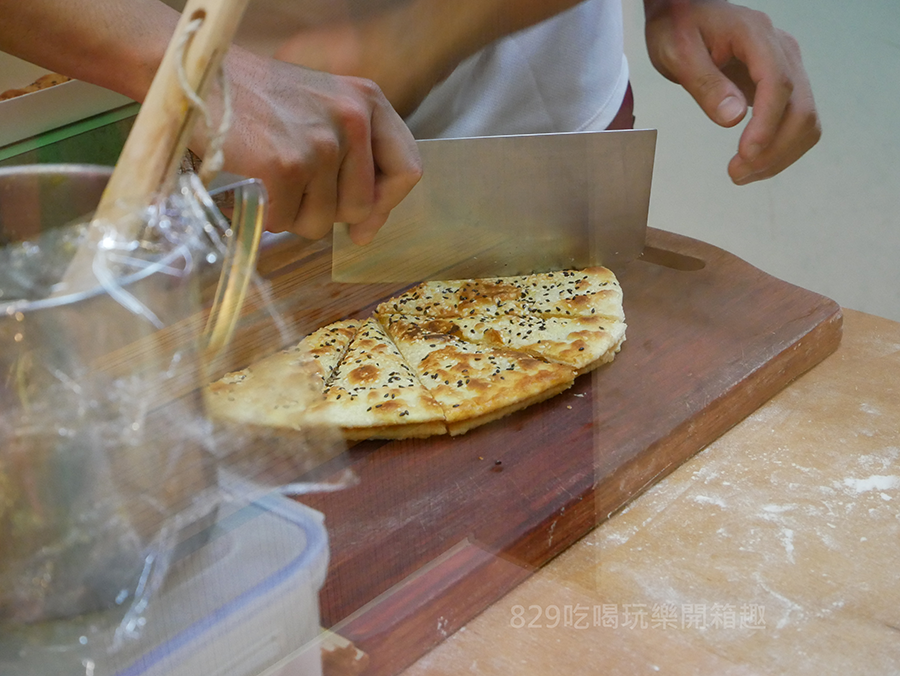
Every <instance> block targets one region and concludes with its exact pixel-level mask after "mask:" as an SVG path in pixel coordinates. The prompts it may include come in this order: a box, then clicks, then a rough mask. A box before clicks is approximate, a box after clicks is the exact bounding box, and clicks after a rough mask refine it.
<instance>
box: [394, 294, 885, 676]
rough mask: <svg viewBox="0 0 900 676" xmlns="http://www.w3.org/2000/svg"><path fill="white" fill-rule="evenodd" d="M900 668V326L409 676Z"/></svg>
mask: <svg viewBox="0 0 900 676" xmlns="http://www.w3.org/2000/svg"><path fill="white" fill-rule="evenodd" d="M467 672H468V673H478V674H512V673H515V674H541V675H542V676H543V675H550V674H588V673H591V674H593V673H602V674H644V673H648V674H655V673H660V674H715V675H717V676H718V675H720V674H791V675H802V674H810V675H813V674H815V675H816V676H820V675H822V674H841V675H842V676H843V675H847V674H896V673H900V324H898V323H896V322H892V321H889V320H886V319H881V318H878V317H874V316H871V315H866V314H863V313H859V312H854V311H846V312H845V318H844V338H843V342H842V344H841V347H840V348H839V349H838V351H837V352H836V353H835V354H834V355H833V356H831V357H830V358H828V359H826V360H825V362H823V363H822V364H820V365H819V366H817V367H815V368H814V369H813V370H812V371H810V372H809V373H807V374H806V375H804V376H802V377H801V378H800V379H798V380H797V381H796V382H794V383H793V384H792V385H790V386H789V387H788V388H787V389H786V390H784V391H782V392H781V393H780V394H778V395H777V396H776V397H774V398H773V399H772V400H771V401H769V402H768V403H766V404H765V405H764V406H763V407H762V408H760V409H759V410H758V411H757V412H756V413H754V414H753V415H751V416H750V417H749V418H747V419H746V420H744V421H743V422H742V423H740V424H739V425H738V426H736V427H735V428H733V429H732V430H731V431H730V432H728V433H727V434H725V435H724V436H723V437H721V438H720V439H719V440H718V441H716V442H715V443H713V444H711V445H710V446H709V447H708V448H706V449H705V450H704V451H702V452H701V453H700V454H698V455H697V456H695V457H694V458H693V459H691V460H690V461H688V462H687V463H685V464H684V465H682V466H681V467H680V468H679V469H677V470H676V471H675V472H674V473H673V474H671V475H670V476H669V477H668V478H666V479H664V480H663V481H662V482H660V483H659V484H657V485H656V486H655V487H653V488H652V489H650V490H649V491H648V492H647V493H645V494H644V495H642V496H641V497H639V498H638V499H637V500H635V501H634V502H632V503H631V504H630V506H628V507H627V508H626V509H625V510H623V511H622V512H621V513H619V514H617V515H614V516H613V517H612V518H611V519H610V520H609V521H607V522H606V523H604V524H603V525H601V526H600V527H598V528H597V529H595V530H594V531H593V532H591V533H590V534H588V535H587V536H586V537H585V538H583V539H582V540H581V541H579V542H578V543H577V544H576V545H574V546H573V547H571V548H570V549H569V550H567V551H566V552H565V553H564V554H562V555H561V556H559V557H558V558H557V559H555V560H554V561H552V562H551V563H550V564H549V565H547V566H546V567H544V568H543V569H541V570H540V571H538V572H537V573H535V575H534V576H532V577H531V578H530V579H529V580H527V581H526V582H525V583H523V584H522V585H521V586H519V587H518V588H516V589H515V590H513V591H512V592H511V593H509V594H508V595H507V596H506V597H504V598H502V599H501V600H500V601H498V602H497V603H495V604H494V605H493V606H491V607H490V608H489V609H488V610H486V611H485V612H484V613H483V614H482V615H480V616H479V617H477V618H476V619H475V620H473V621H472V622H470V623H469V624H468V625H467V626H466V627H464V628H463V629H462V630H461V631H459V632H457V633H456V634H454V635H453V636H450V637H449V638H448V639H447V640H446V641H445V642H444V643H442V644H441V645H439V646H438V647H437V648H436V649H435V650H433V651H432V652H431V653H430V654H428V655H426V656H425V657H424V658H422V659H421V660H419V662H417V663H416V664H414V665H413V666H412V667H410V668H409V669H408V670H407V671H406V672H405V673H406V676H418V675H419V674H459V673H467Z"/></svg>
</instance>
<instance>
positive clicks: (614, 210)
mask: <svg viewBox="0 0 900 676" xmlns="http://www.w3.org/2000/svg"><path fill="white" fill-rule="evenodd" d="M418 147H419V151H420V153H421V156H422V162H423V166H424V174H423V176H422V180H421V181H420V182H419V184H418V185H416V187H415V188H413V190H412V191H411V192H410V193H409V195H408V196H407V197H406V199H404V200H403V202H401V203H400V205H398V206H397V207H396V208H395V209H394V210H393V211H392V212H391V215H390V217H389V218H388V221H387V223H386V224H385V225H384V226H383V227H382V229H381V230H380V231H379V233H378V235H377V236H376V238H375V240H374V241H373V242H372V243H370V244H367V245H365V246H358V245H356V244H354V243H353V242H351V241H350V237H349V235H348V229H347V226H346V224H337V225H336V226H335V230H334V248H333V261H332V278H333V279H334V280H335V281H339V282H417V281H421V280H427V279H461V278H472V277H491V276H505V275H519V274H530V273H533V272H547V271H550V270H564V269H572V268H584V267H588V266H591V265H607V266H609V265H614V264H615V263H617V262H622V261H626V260H631V259H633V258H636V257H637V256H639V255H640V254H641V251H642V249H643V247H644V238H645V235H646V229H647V214H648V211H649V206H650V183H651V178H652V174H653V159H654V154H655V150H656V130H655V129H642V130H627V131H600V132H571V133H562V134H529V135H522V136H490V137H478V138H461V139H434V140H423V141H418Z"/></svg>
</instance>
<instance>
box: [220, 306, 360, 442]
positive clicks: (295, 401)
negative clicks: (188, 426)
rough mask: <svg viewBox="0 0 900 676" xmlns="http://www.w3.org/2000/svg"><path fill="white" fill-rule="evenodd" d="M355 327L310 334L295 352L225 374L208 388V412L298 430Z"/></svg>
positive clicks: (338, 325)
mask: <svg viewBox="0 0 900 676" xmlns="http://www.w3.org/2000/svg"><path fill="white" fill-rule="evenodd" d="M359 326H360V322H359V321H357V320H355V319H348V320H343V321H339V322H335V323H333V324H329V325H328V326H325V327H322V328H321V329H318V330H317V331H314V332H313V333H311V334H310V335H309V336H307V337H306V338H304V339H303V340H301V341H300V342H299V343H298V344H297V345H295V346H294V347H291V348H288V349H286V350H282V351H280V352H277V353H275V354H272V355H270V356H268V357H265V358H264V359H261V360H259V361H258V362H256V363H254V364H252V365H251V366H249V367H247V368H245V369H243V370H241V371H235V372H234V373H229V374H227V375H225V376H224V377H222V378H220V379H219V380H217V381H216V382H214V383H212V384H211V385H209V386H208V387H207V388H206V390H205V392H204V398H205V400H206V408H207V411H208V412H209V413H210V415H212V416H213V417H214V418H216V419H218V420H225V421H229V422H233V423H248V424H253V425H261V426H265V427H283V428H295V429H296V428H299V427H301V426H303V425H304V424H305V422H306V413H307V411H308V410H309V408H310V407H311V406H312V405H314V404H316V403H317V402H318V401H319V400H320V399H321V398H322V393H323V391H324V389H325V382H326V381H327V380H328V378H329V377H330V376H331V373H332V371H334V369H335V368H336V367H337V365H338V363H339V362H340V361H341V359H342V357H343V356H344V353H345V352H346V351H347V349H348V347H349V345H350V342H351V340H352V339H353V337H354V336H355V335H356V332H357V331H358V329H359Z"/></svg>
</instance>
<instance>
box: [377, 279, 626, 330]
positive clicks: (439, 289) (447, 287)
mask: <svg viewBox="0 0 900 676" xmlns="http://www.w3.org/2000/svg"><path fill="white" fill-rule="evenodd" d="M375 312H376V314H379V315H387V314H402V315H409V316H422V317H432V318H438V319H445V318H454V317H470V316H477V317H487V316H494V317H498V316H517V317H526V316H531V315H535V314H537V315H541V316H557V317H573V316H577V317H588V316H595V315H600V316H606V317H612V318H614V319H618V320H623V319H624V314H623V311H622V289H621V287H620V286H619V282H618V280H616V277H615V275H614V274H613V273H612V272H611V271H610V270H608V269H607V268H603V267H594V268H588V269H586V270H563V271H559V272H546V273H540V274H534V275H519V276H515V277H491V278H486V279H470V280H452V281H447V282H443V281H430V282H423V283H421V284H418V285H417V286H414V287H413V288H411V289H409V290H408V291H406V292H404V293H402V294H400V295H398V296H395V297H394V298H391V299H389V300H387V301H384V302H383V303H381V304H379V305H378V307H377V308H376V310H375Z"/></svg>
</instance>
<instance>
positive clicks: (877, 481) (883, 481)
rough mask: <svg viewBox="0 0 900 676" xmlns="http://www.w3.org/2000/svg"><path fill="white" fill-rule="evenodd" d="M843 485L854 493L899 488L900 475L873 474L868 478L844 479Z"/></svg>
mask: <svg viewBox="0 0 900 676" xmlns="http://www.w3.org/2000/svg"><path fill="white" fill-rule="evenodd" d="M844 485H845V486H846V487H847V488H849V489H850V490H851V491H853V492H854V493H856V494H860V493H866V492H868V491H889V490H891V489H892V488H900V476H884V475H881V474H873V475H872V476H870V477H869V478H868V479H849V478H848V479H844Z"/></svg>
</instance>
